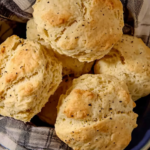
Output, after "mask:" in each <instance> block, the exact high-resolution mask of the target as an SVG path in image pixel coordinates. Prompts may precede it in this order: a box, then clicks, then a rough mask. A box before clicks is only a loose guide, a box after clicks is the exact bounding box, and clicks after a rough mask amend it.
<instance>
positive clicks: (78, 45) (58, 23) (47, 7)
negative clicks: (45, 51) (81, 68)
mask: <svg viewBox="0 0 150 150" xmlns="http://www.w3.org/2000/svg"><path fill="white" fill-rule="evenodd" d="M33 9H34V12H33V16H34V20H35V23H36V24H37V29H38V31H39V32H40V35H41V37H42V38H43V39H44V40H45V41H46V42H48V43H50V44H51V46H52V48H53V49H54V50H55V51H57V52H58V53H60V54H64V55H67V56H70V57H73V58H77V59H78V60H79V61H80V62H85V61H86V62H91V61H94V60H96V59H100V58H102V57H103V56H104V55H105V54H107V53H108V52H109V51H110V49H111V48H112V47H113V45H114V44H115V43H116V42H117V41H118V40H119V39H120V38H121V36H122V28H123V26H124V23H123V6H122V3H121V2H120V0H84V1H82V0H71V1H70V0H65V1H63V0H55V1H54V0H37V1H36V3H35V5H34V6H33ZM43 10H44V11H43Z"/></svg>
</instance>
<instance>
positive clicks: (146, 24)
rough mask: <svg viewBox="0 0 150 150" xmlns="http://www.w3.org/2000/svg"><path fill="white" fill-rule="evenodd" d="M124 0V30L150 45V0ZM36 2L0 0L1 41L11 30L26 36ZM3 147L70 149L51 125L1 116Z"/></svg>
mask: <svg viewBox="0 0 150 150" xmlns="http://www.w3.org/2000/svg"><path fill="white" fill-rule="evenodd" d="M121 1H122V3H123V6H124V12H125V17H124V20H125V26H124V29H123V30H124V33H125V34H129V35H135V36H137V37H140V38H142V39H143V41H144V42H145V43H146V45H147V46H149V47H150V0H121ZM34 3H35V0H0V43H1V42H3V41H4V40H5V39H6V38H7V37H8V36H10V35H12V34H17V35H19V36H20V37H24V38H25V32H24V31H25V28H26V26H25V24H22V23H25V22H26V21H27V20H28V19H30V18H32V11H33V10H32V5H33V4H34ZM16 21H17V22H18V23H16ZM19 22H20V23H19ZM3 149H9V150H26V149H29V150H71V149H70V148H69V147H68V146H67V145H66V144H64V143H63V142H62V141H60V140H59V138H58V137H57V136H56V133H55V131H54V128H52V127H37V126H35V125H33V124H24V123H23V122H21V121H17V120H15V119H12V118H8V117H0V150H3Z"/></svg>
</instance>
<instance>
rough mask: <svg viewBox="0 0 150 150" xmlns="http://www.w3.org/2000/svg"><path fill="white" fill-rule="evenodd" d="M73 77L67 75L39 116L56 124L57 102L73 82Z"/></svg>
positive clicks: (49, 122) (51, 123)
mask: <svg viewBox="0 0 150 150" xmlns="http://www.w3.org/2000/svg"><path fill="white" fill-rule="evenodd" d="M72 80H73V78H72V77H69V76H65V77H64V78H63V81H62V82H61V84H60V85H59V87H58V89H57V90H56V92H55V93H54V95H52V96H50V98H49V101H48V103H46V105H45V107H44V108H42V111H41V112H40V113H39V114H38V116H39V118H40V119H41V120H42V121H44V122H47V123H48V124H50V125H54V124H55V122H56V117H57V108H56V107H57V104H58V100H59V97H60V95H61V94H65V93H66V91H67V89H68V88H69V87H70V86H71V84H72Z"/></svg>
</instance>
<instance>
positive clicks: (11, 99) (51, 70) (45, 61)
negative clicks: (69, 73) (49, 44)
mask: <svg viewBox="0 0 150 150" xmlns="http://www.w3.org/2000/svg"><path fill="white" fill-rule="evenodd" d="M0 53H1V55H0V68H1V70H0V71H1V72H0V85H1V86H0V114H1V115H3V116H8V117H13V118H15V119H17V120H21V121H24V122H29V121H30V120H31V118H32V117H33V116H34V115H36V114H38V113H39V112H40V111H41V109H42V107H44V106H45V104H46V103H47V102H48V99H49V97H50V95H52V94H53V93H54V92H55V91H56V89H57V87H58V85H59V84H60V82H61V79H62V65H61V63H60V62H59V61H58V60H57V59H56V58H54V57H51V56H49V54H48V53H47V51H46V50H45V49H44V47H43V46H41V45H40V44H38V43H37V42H32V41H29V40H24V39H21V38H19V37H18V36H15V35H14V36H11V37H9V38H8V39H7V40H6V41H5V42H4V43H2V44H1V45H0Z"/></svg>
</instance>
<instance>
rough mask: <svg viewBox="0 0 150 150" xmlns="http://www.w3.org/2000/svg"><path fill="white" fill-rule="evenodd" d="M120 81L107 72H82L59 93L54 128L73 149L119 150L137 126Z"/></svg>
mask: <svg viewBox="0 0 150 150" xmlns="http://www.w3.org/2000/svg"><path fill="white" fill-rule="evenodd" d="M134 107H135V103H134V102H133V101H132V99H131V97H130V95H129V92H128V89H127V86H126V84H125V83H124V82H122V81H119V80H118V79H117V78H115V77H113V76H109V75H83V76H81V77H79V78H78V79H74V81H73V84H72V86H71V87H70V88H69V89H68V90H67V92H66V94H64V95H61V97H60V99H59V104H58V115H57V120H56V124H55V130H56V134H57V135H58V137H59V138H60V139H61V140H63V141H64V142H65V143H66V144H68V145H69V146H70V147H71V148H73V149H74V150H83V149H84V150H93V149H94V150H104V149H106V150H112V149H114V150H123V149H125V147H126V146H127V145H128V144H129V142H130V141H131V133H132V131H133V129H134V128H135V127H136V126H137V124H136V119H137V115H136V114H135V113H134V112H133V108H134Z"/></svg>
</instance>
